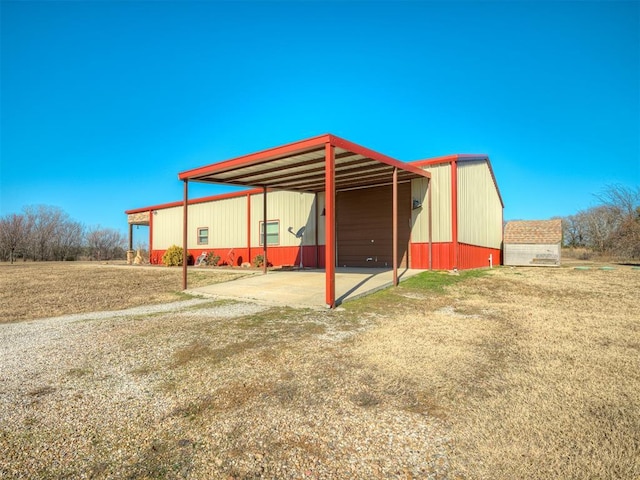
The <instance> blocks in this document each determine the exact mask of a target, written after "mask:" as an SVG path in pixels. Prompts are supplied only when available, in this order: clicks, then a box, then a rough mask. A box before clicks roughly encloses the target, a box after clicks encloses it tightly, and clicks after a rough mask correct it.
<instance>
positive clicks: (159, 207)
mask: <svg viewBox="0 0 640 480" xmlns="http://www.w3.org/2000/svg"><path fill="white" fill-rule="evenodd" d="M257 194H262V189H261V188H253V189H251V190H242V191H240V192H231V193H221V194H219V195H211V196H209V197H200V198H194V199H191V200H189V205H196V204H198V203H207V202H214V201H216V200H225V199H227V198H236V197H244V196H246V195H257ZM182 205H184V201H182V200H181V201H178V202H170V203H162V204H159V205H152V206H150V207H142V208H134V209H132V210H125V212H124V213H125V214H127V215H131V214H132V213H142V212H149V211H151V210H162V209H164V208H173V207H180V206H182Z"/></svg>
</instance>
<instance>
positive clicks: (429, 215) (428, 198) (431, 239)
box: [427, 178, 433, 270]
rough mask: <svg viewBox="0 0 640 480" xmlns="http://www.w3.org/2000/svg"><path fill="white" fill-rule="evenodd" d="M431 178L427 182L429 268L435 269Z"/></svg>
mask: <svg viewBox="0 0 640 480" xmlns="http://www.w3.org/2000/svg"><path fill="white" fill-rule="evenodd" d="M431 191H432V188H431V178H429V183H428V184H427V211H428V212H427V213H428V220H429V270H433V220H432V218H431Z"/></svg>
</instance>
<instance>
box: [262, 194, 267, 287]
mask: <svg viewBox="0 0 640 480" xmlns="http://www.w3.org/2000/svg"><path fill="white" fill-rule="evenodd" d="M262 273H263V274H265V275H266V274H267V187H262Z"/></svg>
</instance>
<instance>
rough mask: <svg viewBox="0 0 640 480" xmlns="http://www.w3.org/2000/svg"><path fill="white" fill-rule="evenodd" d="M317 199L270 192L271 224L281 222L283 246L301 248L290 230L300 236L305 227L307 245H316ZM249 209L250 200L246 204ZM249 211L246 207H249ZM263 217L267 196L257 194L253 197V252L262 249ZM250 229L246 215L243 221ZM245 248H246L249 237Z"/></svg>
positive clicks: (298, 240) (300, 194) (268, 198)
mask: <svg viewBox="0 0 640 480" xmlns="http://www.w3.org/2000/svg"><path fill="white" fill-rule="evenodd" d="M314 199H315V195H313V194H311V193H297V192H282V191H278V192H268V193H267V220H269V221H271V220H278V221H279V222H280V243H279V245H280V246H299V245H300V239H298V238H296V237H295V236H294V235H292V234H291V233H289V232H288V231H287V229H288V228H289V227H292V228H293V231H294V232H297V231H298V230H299V229H300V228H301V227H306V228H305V232H304V236H303V241H304V245H315V242H316V233H315V223H316V222H315V215H316V213H315V204H314ZM245 205H246V200H245ZM245 208H246V207H245ZM262 217H263V196H262V194H256V195H252V196H251V248H259V247H260V222H262ZM242 218H243V219H244V224H245V225H246V213H245V215H244V216H243V217H242ZM244 238H245V239H244V241H243V242H242V243H241V245H246V243H247V241H246V234H245V237H244Z"/></svg>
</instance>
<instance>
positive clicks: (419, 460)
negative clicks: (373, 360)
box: [0, 299, 450, 479]
mask: <svg viewBox="0 0 640 480" xmlns="http://www.w3.org/2000/svg"><path fill="white" fill-rule="evenodd" d="M372 325H373V324H372V323H371V322H370V321H362V322H361V323H359V324H353V322H352V321H351V322H350V323H348V324H346V323H341V319H340V316H339V314H338V315H336V314H335V313H331V312H313V311H308V310H300V311H292V310H290V309H274V308H268V307H266V306H260V305H256V304H248V303H230V302H222V303H220V302H214V301H212V300H211V299H192V300H187V301H182V302H175V303H170V304H163V305H155V306H147V307H137V308H132V309H128V310H122V311H113V312H99V313H89V314H79V315H68V316H64V317H56V318H48V319H40V320H34V321H30V322H22V323H15V324H4V325H0V451H2V452H3V455H2V456H0V478H60V477H65V478H225V479H240V478H448V476H449V468H450V467H449V464H448V461H447V451H448V449H449V440H448V433H447V429H446V427H445V426H444V423H442V422H441V421H439V420H438V419H436V418H432V417H429V416H428V415H427V414H426V412H424V411H420V410H419V409H418V410H416V409H415V408H414V407H415V405H413V403H412V402H411V401H410V399H408V397H407V396H406V388H404V387H403V386H402V385H401V384H399V383H398V382H397V381H396V380H394V379H386V378H381V377H379V376H377V375H376V372H375V371H371V370H370V369H369V368H368V367H367V366H366V365H364V364H362V363H360V362H359V361H358V359H357V358H352V357H351V356H350V355H349V354H348V345H349V339H350V337H352V336H353V335H356V334H357V333H358V332H359V331H362V329H368V328H371V327H372Z"/></svg>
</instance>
